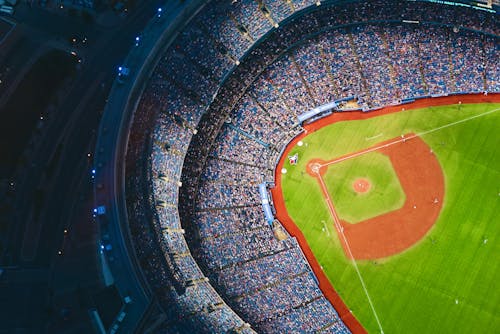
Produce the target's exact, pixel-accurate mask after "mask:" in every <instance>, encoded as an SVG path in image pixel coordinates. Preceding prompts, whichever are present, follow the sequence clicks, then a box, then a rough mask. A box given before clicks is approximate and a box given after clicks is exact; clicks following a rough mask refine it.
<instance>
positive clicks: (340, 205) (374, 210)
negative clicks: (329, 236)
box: [324, 152, 406, 223]
mask: <svg viewBox="0 0 500 334" xmlns="http://www.w3.org/2000/svg"><path fill="white" fill-rule="evenodd" d="M359 178H364V179H367V180H369V182H370V190H369V191H367V192H366V193H359V192H355V191H354V189H353V186H352V184H353V182H355V181H356V180H357V179H359ZM324 180H325V183H326V185H327V188H328V193H329V194H330V196H331V198H332V200H333V203H334V205H335V210H336V211H337V214H338V215H339V217H340V219H342V220H345V221H346V222H348V223H358V222H360V221H363V220H366V219H369V218H372V217H376V216H379V215H381V214H384V213H387V212H391V211H394V210H397V209H399V208H401V207H402V206H403V204H404V201H405V198H406V197H405V194H404V191H403V189H402V187H401V184H400V183H399V179H398V177H397V175H396V172H395V171H394V168H393V167H392V163H391V161H390V160H389V158H388V157H387V156H386V155H384V154H382V153H378V152H371V153H367V154H363V155H361V156H359V157H356V158H352V159H348V160H344V161H341V162H338V163H335V164H332V165H330V166H328V170H327V172H326V173H325V176H324Z"/></svg>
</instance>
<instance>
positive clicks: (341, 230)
mask: <svg viewBox="0 0 500 334" xmlns="http://www.w3.org/2000/svg"><path fill="white" fill-rule="evenodd" d="M316 174H317V177H318V179H319V182H320V183H321V188H322V189H323V191H324V193H325V194H326V196H325V199H326V204H327V205H328V208H329V209H330V213H331V215H332V218H333V223H334V225H335V228H336V229H337V231H338V232H339V234H340V235H341V236H342V239H343V240H344V243H345V245H346V248H347V251H348V252H349V256H350V257H351V261H352V264H353V266H354V269H355V270H356V273H357V275H358V278H359V281H360V282H361V286H362V287H363V291H364V292H365V295H366V298H367V299H368V303H369V304H370V308H371V310H372V312H373V316H374V317H375V320H376V321H377V324H378V327H379V328H380V332H381V333H384V329H383V328H382V324H381V323H380V319H379V317H378V315H377V311H375V306H374V305H373V301H372V299H371V297H370V294H369V293H368V289H367V288H366V284H365V281H364V280H363V276H361V272H360V271H359V268H358V264H357V263H356V260H355V259H354V256H353V254H352V251H351V246H350V245H349V241H347V237H346V236H345V234H344V228H343V227H342V226H341V225H340V219H339V217H338V216H337V212H336V211H335V208H334V206H333V202H332V200H331V198H330V194H329V193H328V189H327V188H326V185H325V182H324V181H323V178H322V177H321V174H320V173H319V172H316Z"/></svg>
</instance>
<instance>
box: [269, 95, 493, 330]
mask: <svg viewBox="0 0 500 334" xmlns="http://www.w3.org/2000/svg"><path fill="white" fill-rule="evenodd" d="M459 101H461V102H462V103H487V102H489V103H498V102H500V94H491V93H490V94H489V95H484V94H469V95H457V96H446V97H438V98H427V99H420V100H417V101H415V102H413V103H409V104H405V105H399V106H391V107H386V108H383V109H381V110H378V111H376V112H369V113H363V112H343V113H335V114H332V115H331V116H329V117H325V118H323V119H320V120H318V121H316V122H314V123H311V124H308V125H305V127H304V128H305V131H304V132H303V133H301V134H299V135H298V136H297V137H295V138H294V139H293V140H291V141H290V143H288V145H287V147H286V148H285V150H284V151H283V154H282V157H281V159H280V161H279V162H278V164H277V165H276V169H275V184H276V186H275V188H273V189H272V190H271V191H272V194H273V201H274V206H275V209H276V218H277V219H278V220H279V221H280V222H281V223H282V224H283V226H284V227H285V229H286V230H287V231H288V233H289V234H290V235H292V236H294V237H295V238H297V241H298V243H299V245H300V247H301V249H302V251H303V252H304V255H305V256H306V258H307V260H308V261H309V264H310V265H311V268H312V270H313V271H314V274H315V275H316V277H317V278H318V281H319V288H320V289H321V291H322V292H323V294H324V295H325V297H326V298H327V299H328V300H329V301H330V303H332V305H333V306H334V307H335V309H336V310H337V313H338V314H339V317H340V319H342V321H343V322H344V323H345V324H346V326H347V327H349V329H350V330H351V332H353V333H366V330H365V329H364V328H363V326H362V325H361V324H360V323H359V321H358V320H357V319H356V318H355V317H354V315H353V314H352V313H351V312H350V310H349V308H348V307H347V306H346V304H345V303H344V302H343V300H342V299H341V298H340V296H339V295H338V294H337V292H336V291H335V289H334V287H333V285H332V284H331V283H330V281H329V280H328V277H326V275H325V273H324V272H323V270H322V269H321V266H320V265H319V263H318V261H317V260H316V257H315V256H314V254H313V252H312V251H311V248H310V247H309V245H308V244H307V241H306V239H305V237H304V235H303V234H302V231H300V229H299V228H298V227H297V226H296V225H295V223H294V222H293V220H292V219H291V218H290V216H289V215H288V212H287V210H286V207H285V201H284V198H283V191H282V189H281V173H280V171H281V169H282V168H283V165H284V163H285V160H286V157H287V156H288V154H289V153H290V151H291V150H292V148H293V147H294V146H295V145H296V144H297V142H298V141H300V140H302V139H303V138H304V137H306V136H307V135H308V133H311V132H314V131H316V130H318V129H320V128H322V127H324V126H326V125H329V124H332V123H336V122H340V121H346V120H358V119H368V118H372V117H376V116H380V115H385V114H390V113H393V112H399V111H402V110H403V108H404V109H405V110H411V109H418V108H425V107H430V106H442V105H450V104H456V103H458V102H459Z"/></svg>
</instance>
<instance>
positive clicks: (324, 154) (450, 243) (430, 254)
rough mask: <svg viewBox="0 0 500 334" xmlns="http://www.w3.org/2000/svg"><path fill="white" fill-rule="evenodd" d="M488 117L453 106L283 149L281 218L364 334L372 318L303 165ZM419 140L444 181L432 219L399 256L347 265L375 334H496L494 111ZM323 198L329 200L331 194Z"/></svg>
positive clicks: (498, 270) (343, 128) (479, 108)
mask: <svg viewBox="0 0 500 334" xmlns="http://www.w3.org/2000/svg"><path fill="white" fill-rule="evenodd" d="M495 109H500V104H477V105H461V106H460V107H458V106H457V105H453V106H446V107H432V108H425V109H419V110H412V111H404V112H399V113H394V114H390V115H385V116H379V117H375V118H372V119H369V120H363V121H349V122H340V123H336V124H333V125H330V126H328V127H325V128H322V129H320V130H318V131H316V132H314V133H312V134H310V135H309V136H307V137H306V138H304V139H303V142H304V145H303V146H301V147H298V146H297V147H295V148H293V149H292V151H291V154H294V153H298V154H299V161H298V164H297V165H295V166H291V165H290V164H289V163H288V162H286V163H285V166H284V167H285V168H287V170H288V173H287V174H284V175H283V179H282V187H283V192H284V197H285V204H286V207H287V210H288V213H289V215H290V216H291V217H292V219H294V221H295V223H296V224H297V226H298V227H299V228H300V229H301V230H302V231H303V233H304V235H305V237H306V239H307V241H308V243H309V245H310V247H311V249H312V251H313V252H314V254H315V256H316V258H317V259H318V261H319V263H320V264H321V265H322V267H323V269H324V271H325V273H326V275H327V276H328V278H329V279H330V281H331V282H332V284H333V286H334V287H335V289H336V290H337V292H338V293H339V294H340V296H341V297H342V299H343V300H344V301H345V303H346V304H347V306H348V307H349V308H350V309H351V310H352V312H353V314H354V315H355V316H356V317H357V318H358V319H359V320H360V322H361V323H362V325H363V326H364V327H365V328H366V329H367V330H368V331H369V332H371V333H377V332H378V326H377V323H376V321H375V318H374V315H373V312H372V311H371V309H370V307H369V306H368V302H367V298H366V296H365V293H364V291H363V289H362V287H361V284H360V280H359V278H358V276H357V274H356V271H355V270H354V267H353V264H352V262H350V261H348V260H347V259H346V257H345V256H344V253H343V251H342V248H341V246H340V243H339V240H338V237H337V234H336V231H335V230H334V228H333V221H332V219H331V217H330V214H329V211H328V209H327V206H326V204H325V202H324V199H323V197H322V194H321V192H320V188H319V186H318V183H317V181H316V179H315V178H313V177H312V176H309V175H308V174H307V173H306V172H305V167H306V164H307V162H308V161H309V160H310V159H313V158H320V159H323V160H330V159H334V158H335V157H339V156H342V155H345V154H349V153H352V152H356V151H359V150H361V149H364V148H367V147H370V146H373V145H374V144H376V143H377V142H381V141H384V140H388V139H391V138H394V137H396V136H399V135H401V134H402V133H408V132H415V133H422V132H426V131H429V130H432V129H435V128H438V127H441V126H445V125H447V124H450V123H452V122H457V121H460V120H464V119H467V118H470V117H473V116H475V115H480V114H483V113H485V112H488V111H492V110H495ZM375 136H376V138H374V139H370V138H373V137H375ZM421 138H422V139H423V140H424V141H425V142H426V143H427V144H428V145H429V146H430V147H431V148H432V150H433V151H434V152H435V154H436V157H437V158H438V160H439V162H440V164H441V166H442V168H443V171H444V174H445V186H446V191H445V199H444V203H443V209H442V211H441V214H440V217H439V219H438V221H437V222H436V224H435V225H434V227H433V228H432V230H431V231H430V232H429V233H428V235H427V236H426V237H424V238H423V239H422V240H421V241H420V242H419V243H417V244H416V245H415V246H413V247H412V248H410V249H409V250H407V251H405V252H404V253H401V254H398V255H395V256H392V257H388V258H384V259H380V260H377V261H357V264H358V267H359V270H360V273H361V275H362V277H363V279H364V281H365V283H366V286H367V289H368V291H369V293H370V296H371V298H372V300H373V304H374V306H375V309H376V312H377V314H378V316H379V318H380V322H381V324H382V327H383V329H384V332H385V333H500V261H499V256H500V240H499V237H500V228H499V225H498V224H499V222H500V220H499V218H498V217H499V213H500V153H499V152H500V150H499V149H498V148H499V147H500V111H498V112H493V113H490V114H487V115H486V114H485V115H483V116H481V117H477V118H474V119H470V120H468V121H465V122H461V123H458V124H456V125H453V126H449V127H444V128H442V129H440V130H438V131H434V132H429V133H427V134H423V135H422V136H421ZM375 178H376V179H378V177H377V176H375ZM346 182H348V181H346ZM329 190H330V191H331V192H335V189H333V188H332V186H331V185H329ZM346 214H347V213H346ZM351 214H353V213H351ZM354 214H355V213H354ZM325 227H326V228H327V229H328V230H325Z"/></svg>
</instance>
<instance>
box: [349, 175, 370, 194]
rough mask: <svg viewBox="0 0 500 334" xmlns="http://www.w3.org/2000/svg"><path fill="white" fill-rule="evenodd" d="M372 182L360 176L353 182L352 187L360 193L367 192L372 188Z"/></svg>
mask: <svg viewBox="0 0 500 334" xmlns="http://www.w3.org/2000/svg"><path fill="white" fill-rule="evenodd" d="M371 187H372V184H371V183H370V181H368V180H367V179H363V178H359V179H356V180H355V181H354V182H353V183H352V189H354V191H355V192H356V193H358V194H362V193H366V192H368V191H369V190H370V188H371Z"/></svg>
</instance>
